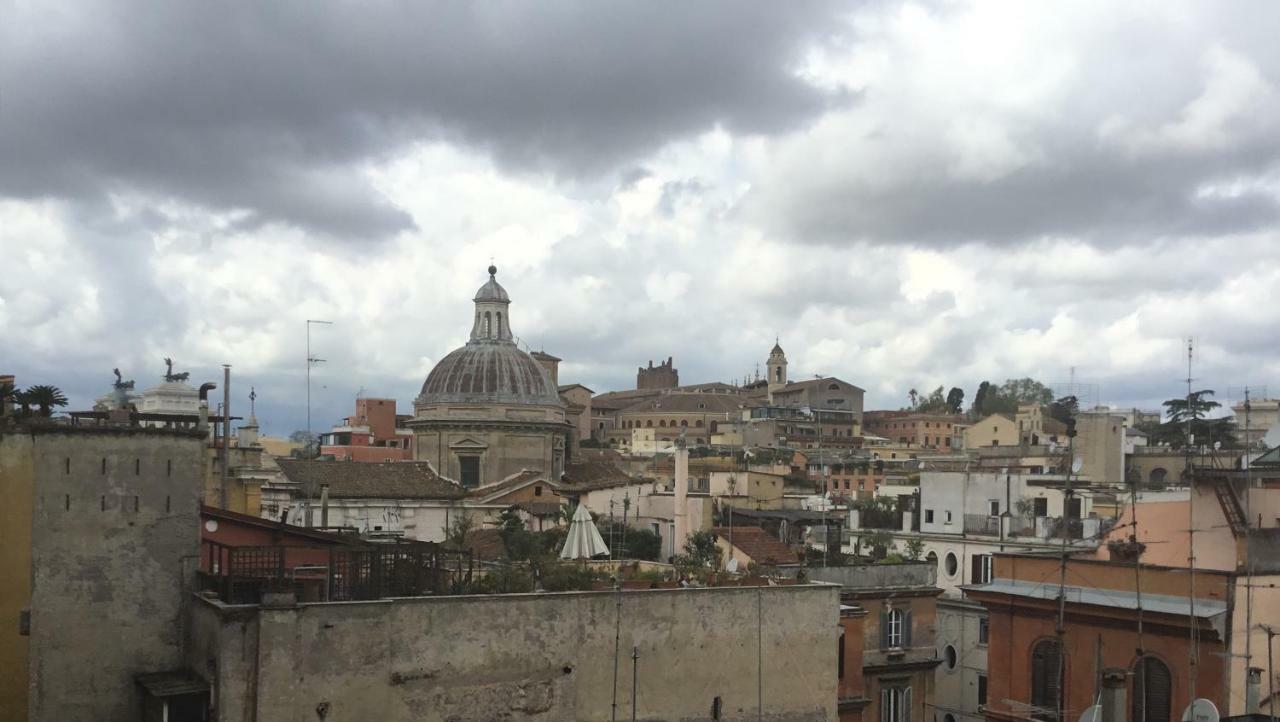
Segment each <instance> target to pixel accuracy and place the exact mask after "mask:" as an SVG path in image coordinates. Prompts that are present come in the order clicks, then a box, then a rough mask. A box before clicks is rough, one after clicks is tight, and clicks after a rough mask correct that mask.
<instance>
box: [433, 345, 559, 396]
mask: <svg viewBox="0 0 1280 722" xmlns="http://www.w3.org/2000/svg"><path fill="white" fill-rule="evenodd" d="M468 401H470V402H483V403H502V404H546V405H551V406H559V405H560V395H559V393H558V392H557V391H556V388H555V387H554V386H552V385H551V377H550V376H549V375H548V374H547V372H546V370H545V369H543V368H542V365H541V364H539V363H538V362H537V361H534V360H533V357H532V356H530V355H529V354H527V353H525V352H524V351H521V350H520V349H519V348H516V345H515V344H514V343H510V342H508V343H478V342H474V341H473V342H470V343H468V344H467V345H466V346H463V347H462V348H460V349H457V350H455V351H453V352H452V353H450V354H449V355H448V356H445V357H444V358H443V359H441V360H440V363H438V364H436V367H435V368H433V369H431V373H430V374H428V375H427V381H426V383H424V384H422V394H421V395H419V396H418V403H419V404H430V403H437V402H445V403H458V402H468Z"/></svg>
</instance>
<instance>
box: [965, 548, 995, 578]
mask: <svg viewBox="0 0 1280 722" xmlns="http://www.w3.org/2000/svg"><path fill="white" fill-rule="evenodd" d="M969 561H970V564H971V565H972V566H971V567H970V568H971V570H972V573H971V574H970V575H969V582H970V583H971V584H990V583H991V569H992V563H991V555H990V554H974V555H973V557H971V558H970V560H969Z"/></svg>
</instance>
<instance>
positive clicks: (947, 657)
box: [942, 644, 958, 670]
mask: <svg viewBox="0 0 1280 722" xmlns="http://www.w3.org/2000/svg"><path fill="white" fill-rule="evenodd" d="M942 660H943V663H944V664H946V665H947V669H948V670H952V669H955V668H956V662H957V661H958V660H957V658H956V648H955V647H953V646H951V645H950V644H948V645H947V646H946V647H945V648H944V649H943V650H942Z"/></svg>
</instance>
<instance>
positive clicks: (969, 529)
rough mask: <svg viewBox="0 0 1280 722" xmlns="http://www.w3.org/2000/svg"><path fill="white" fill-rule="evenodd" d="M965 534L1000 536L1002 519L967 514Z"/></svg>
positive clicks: (965, 516)
mask: <svg viewBox="0 0 1280 722" xmlns="http://www.w3.org/2000/svg"><path fill="white" fill-rule="evenodd" d="M964 533H965V534H982V535H984V536H1000V517H998V516H988V515H986V514H965V515H964Z"/></svg>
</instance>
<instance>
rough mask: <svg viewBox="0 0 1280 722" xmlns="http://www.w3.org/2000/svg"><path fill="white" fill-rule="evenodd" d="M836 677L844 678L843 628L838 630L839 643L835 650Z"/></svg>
mask: <svg viewBox="0 0 1280 722" xmlns="http://www.w3.org/2000/svg"><path fill="white" fill-rule="evenodd" d="M836 678H837V679H844V630H843V629H841V630H840V645H839V647H838V651H837V652H836Z"/></svg>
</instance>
